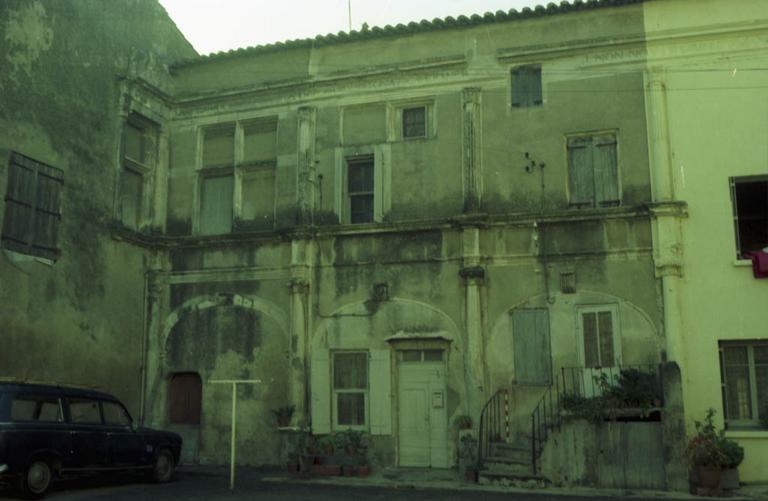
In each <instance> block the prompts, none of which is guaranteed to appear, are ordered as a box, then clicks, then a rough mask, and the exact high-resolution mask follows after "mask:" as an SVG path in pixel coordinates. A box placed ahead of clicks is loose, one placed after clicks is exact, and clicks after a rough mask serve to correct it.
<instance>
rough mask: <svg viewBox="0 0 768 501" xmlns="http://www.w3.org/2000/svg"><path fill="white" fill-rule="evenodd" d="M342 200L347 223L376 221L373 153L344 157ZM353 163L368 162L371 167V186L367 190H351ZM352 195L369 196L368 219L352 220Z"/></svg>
mask: <svg viewBox="0 0 768 501" xmlns="http://www.w3.org/2000/svg"><path fill="white" fill-rule="evenodd" d="M344 164H345V169H344V188H345V189H344V201H345V209H346V210H345V220H346V222H347V223H349V224H371V223H374V222H376V157H375V155H373V154H367V155H355V156H348V157H345V158H344ZM355 164H358V165H360V164H370V169H371V176H370V177H371V186H370V190H369V191H355V192H353V191H351V190H350V186H349V180H350V175H349V171H350V168H351V167H352V166H353V165H355ZM353 197H370V199H371V209H370V220H368V221H353V220H352V198H353Z"/></svg>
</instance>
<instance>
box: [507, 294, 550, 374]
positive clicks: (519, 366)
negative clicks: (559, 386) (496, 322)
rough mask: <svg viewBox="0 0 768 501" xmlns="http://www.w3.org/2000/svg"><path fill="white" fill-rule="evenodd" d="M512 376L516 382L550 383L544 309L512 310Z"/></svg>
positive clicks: (546, 317) (546, 316) (546, 319)
mask: <svg viewBox="0 0 768 501" xmlns="http://www.w3.org/2000/svg"><path fill="white" fill-rule="evenodd" d="M512 334H513V339H514V350H515V380H516V382H517V383H518V384H542V385H543V384H550V383H551V382H552V354H551V348H550V341H549V313H548V311H547V310H546V309H519V310H513V311H512Z"/></svg>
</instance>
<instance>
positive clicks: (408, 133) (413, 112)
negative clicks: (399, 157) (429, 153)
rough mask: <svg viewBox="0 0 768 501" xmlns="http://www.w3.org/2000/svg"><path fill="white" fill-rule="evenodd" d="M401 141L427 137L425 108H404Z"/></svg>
mask: <svg viewBox="0 0 768 501" xmlns="http://www.w3.org/2000/svg"><path fill="white" fill-rule="evenodd" d="M402 113H403V139H409V138H420V137H427V107H426V106H419V107H416V108H404V109H403V110H402Z"/></svg>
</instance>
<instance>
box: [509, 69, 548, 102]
mask: <svg viewBox="0 0 768 501" xmlns="http://www.w3.org/2000/svg"><path fill="white" fill-rule="evenodd" d="M530 70H534V71H533V72H530ZM526 72H527V73H526ZM531 74H534V75H538V77H537V79H536V81H537V82H538V95H536V94H534V93H531V92H530V91H527V90H524V89H520V90H518V91H516V90H515V89H516V88H517V87H516V84H515V81H516V79H519V78H526V79H530V78H531V76H530V75H531ZM508 75H509V94H508V95H509V106H510V108H513V109H530V108H533V109H536V108H541V107H543V106H544V77H543V70H542V65H541V63H525V64H518V65H515V66H512V67H510V68H509V72H508ZM518 75H520V76H518ZM528 83H529V82H528V81H526V82H525V83H524V85H523V86H527V85H528ZM518 85H520V84H518ZM521 93H525V96H522V95H521ZM522 97H525V98H526V99H522ZM536 98H538V99H536Z"/></svg>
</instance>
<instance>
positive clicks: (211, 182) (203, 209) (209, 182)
mask: <svg viewBox="0 0 768 501" xmlns="http://www.w3.org/2000/svg"><path fill="white" fill-rule="evenodd" d="M234 184H235V182H234V176H233V175H232V174H224V175H215V174H211V175H203V177H202V178H201V180H200V233H201V234H202V235H217V234H221V233H229V232H231V231H232V198H233V191H234Z"/></svg>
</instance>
